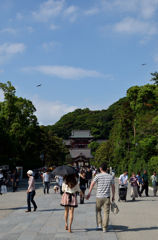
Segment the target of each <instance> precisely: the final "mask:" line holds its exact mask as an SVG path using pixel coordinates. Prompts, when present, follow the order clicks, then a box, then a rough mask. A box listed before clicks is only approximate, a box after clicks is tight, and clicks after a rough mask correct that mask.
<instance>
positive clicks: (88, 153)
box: [70, 148, 94, 158]
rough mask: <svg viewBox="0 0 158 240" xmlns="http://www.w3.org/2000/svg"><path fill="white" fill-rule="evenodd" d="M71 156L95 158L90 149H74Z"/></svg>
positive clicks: (71, 150)
mask: <svg viewBox="0 0 158 240" xmlns="http://www.w3.org/2000/svg"><path fill="white" fill-rule="evenodd" d="M70 155H71V157H72V158H77V157H79V156H82V157H85V158H94V157H93V156H92V154H91V149H90V148H72V149H70Z"/></svg>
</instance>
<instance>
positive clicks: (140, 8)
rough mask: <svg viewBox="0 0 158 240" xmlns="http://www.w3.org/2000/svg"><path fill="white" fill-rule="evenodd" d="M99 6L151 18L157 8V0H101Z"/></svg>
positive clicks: (109, 10)
mask: <svg viewBox="0 0 158 240" xmlns="http://www.w3.org/2000/svg"><path fill="white" fill-rule="evenodd" d="M101 6H102V7H103V9H104V10H105V11H108V12H112V11H114V12H116V11H117V12H118V13H120V11H122V12H134V13H138V14H139V16H141V17H143V18H152V17H153V16H154V14H155V12H156V10H157V8H158V0H150V1H149V0H130V1H127V0H111V1H109V0H101Z"/></svg>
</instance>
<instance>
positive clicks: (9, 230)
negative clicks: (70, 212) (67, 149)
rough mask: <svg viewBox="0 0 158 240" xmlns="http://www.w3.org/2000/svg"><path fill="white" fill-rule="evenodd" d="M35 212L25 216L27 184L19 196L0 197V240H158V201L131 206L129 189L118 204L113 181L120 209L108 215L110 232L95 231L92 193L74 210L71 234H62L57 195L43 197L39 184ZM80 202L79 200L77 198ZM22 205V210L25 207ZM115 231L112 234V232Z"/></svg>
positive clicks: (141, 201)
mask: <svg viewBox="0 0 158 240" xmlns="http://www.w3.org/2000/svg"><path fill="white" fill-rule="evenodd" d="M36 187H37V191H36V192H37V194H36V197H35V201H36V202H37V206H38V210H37V212H31V213H25V210H26V205H25V204H26V189H27V182H25V184H23V185H22V186H21V188H20V189H19V192H17V193H12V192H11V190H9V193H7V194H4V195H2V196H0V240H2V239H3V240H10V239H11V240H16V239H18V240H25V239H29V240H33V239H34V240H40V239H42V240H43V239H46V240H50V239H51V240H52V239H58V240H59V239H60V240H61V239H64V240H65V239H76V240H78V239H82V240H88V239H92V240H93V239H95V240H96V239H106V240H107V239H108V240H117V239H119V240H127V239H128V240H133V239H137V240H142V239H143V240H149V239H150V238H152V239H157V238H158V197H153V193H152V191H149V195H150V197H145V194H143V196H142V197H141V198H138V199H137V200H136V202H132V201H131V198H130V187H129V189H128V196H127V202H119V203H118V201H117V199H118V191H117V190H118V180H117V179H116V203H117V204H118V207H119V209H120V212H119V213H118V214H117V215H114V214H112V213H110V221H111V223H112V225H111V224H110V225H109V232H107V233H103V232H102V231H96V229H95V227H96V221H95V191H94V192H93V194H92V196H91V198H90V199H89V200H88V201H85V204H83V205H80V204H79V207H78V208H77V209H75V215H74V222H73V226H72V230H73V233H71V234H70V233H68V232H67V231H65V230H64V226H65V221H64V208H62V207H61V206H60V200H61V196H60V194H54V193H53V183H52V186H51V189H50V194H49V195H44V194H43V191H42V182H39V181H37V183H36ZM78 200H79V198H78ZM24 205H25V206H24ZM113 229H114V230H113Z"/></svg>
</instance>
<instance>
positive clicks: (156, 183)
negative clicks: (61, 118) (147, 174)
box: [150, 172, 158, 196]
mask: <svg viewBox="0 0 158 240" xmlns="http://www.w3.org/2000/svg"><path fill="white" fill-rule="evenodd" d="M150 179H151V182H152V186H153V193H154V196H156V193H157V190H158V176H157V175H156V172H153V175H152V176H151V178H150Z"/></svg>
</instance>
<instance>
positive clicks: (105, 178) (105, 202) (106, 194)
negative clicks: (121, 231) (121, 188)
mask: <svg viewBox="0 0 158 240" xmlns="http://www.w3.org/2000/svg"><path fill="white" fill-rule="evenodd" d="M106 169H107V165H106V163H102V164H101V165H100V172H101V173H99V174H97V175H96V176H95V177H94V179H93V181H92V183H91V186H90V189H89V194H88V195H87V197H86V199H89V198H90V196H91V192H92V189H93V187H94V185H95V183H97V195H96V221H97V229H101V228H102V229H103V232H107V229H108V224H109V212H110V186H111V187H112V201H114V200H115V182H114V179H113V177H112V176H111V175H110V174H107V173H106ZM102 206H103V210H104V218H103V221H102V216H101V208H102Z"/></svg>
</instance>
